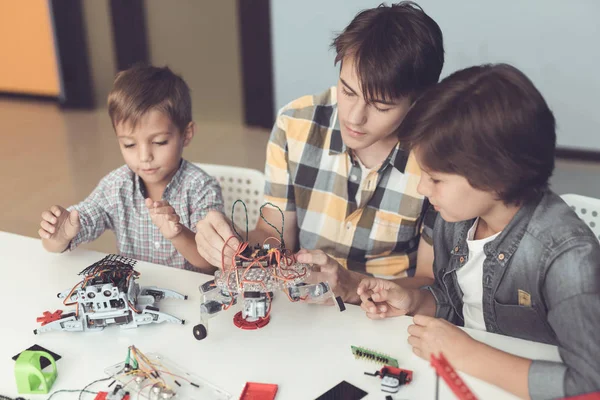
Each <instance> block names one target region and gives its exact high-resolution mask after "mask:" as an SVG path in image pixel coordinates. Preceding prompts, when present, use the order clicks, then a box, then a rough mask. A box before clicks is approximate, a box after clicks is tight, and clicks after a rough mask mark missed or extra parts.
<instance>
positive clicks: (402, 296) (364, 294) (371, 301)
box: [356, 278, 412, 319]
mask: <svg viewBox="0 0 600 400" xmlns="http://www.w3.org/2000/svg"><path fill="white" fill-rule="evenodd" d="M356 292H357V293H358V295H359V296H360V301H361V304H360V307H361V308H362V309H363V310H364V311H365V312H366V313H367V317H369V318H371V319H382V318H389V317H397V316H400V315H405V314H407V313H408V312H409V311H410V309H411V306H412V305H411V303H412V299H411V297H410V292H409V291H408V290H406V289H404V288H402V287H400V286H399V285H397V284H396V283H394V282H391V281H388V280H386V279H380V278H364V279H363V280H362V281H360V283H359V285H358V289H357V290H356Z"/></svg>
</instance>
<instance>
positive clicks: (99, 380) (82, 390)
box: [79, 376, 113, 400]
mask: <svg viewBox="0 0 600 400" xmlns="http://www.w3.org/2000/svg"><path fill="white" fill-rule="evenodd" d="M109 379H113V377H112V376H109V377H108V378H102V379H98V380H95V381H94V382H92V383H90V384H88V385H87V386H86V387H84V388H83V389H81V393H79V400H81V396H82V395H83V392H87V390H86V389H87V388H89V387H90V386H92V385H93V384H94V383H98V382H103V381H107V380H109Z"/></svg>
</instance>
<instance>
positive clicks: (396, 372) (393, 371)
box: [379, 365, 413, 385]
mask: <svg viewBox="0 0 600 400" xmlns="http://www.w3.org/2000/svg"><path fill="white" fill-rule="evenodd" d="M402 372H404V373H405V374H406V382H401V383H400V384H401V385H408V384H409V383H411V382H412V376H413V372H412V371H410V370H408V369H401V368H396V367H391V366H389V365H386V366H385V367H383V368H381V370H379V376H380V377H381V378H383V377H384V376H386V375H392V376H396V377H398V378H400V374H401V373H402Z"/></svg>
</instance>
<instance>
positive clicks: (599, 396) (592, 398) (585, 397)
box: [563, 392, 600, 400]
mask: <svg viewBox="0 0 600 400" xmlns="http://www.w3.org/2000/svg"><path fill="white" fill-rule="evenodd" d="M563 400H600V392H594V393H587V394H580V395H578V396H573V397H565V398H564V399H563Z"/></svg>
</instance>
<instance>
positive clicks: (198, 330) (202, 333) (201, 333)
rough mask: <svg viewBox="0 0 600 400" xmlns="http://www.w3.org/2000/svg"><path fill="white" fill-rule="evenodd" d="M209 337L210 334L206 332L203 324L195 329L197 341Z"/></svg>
mask: <svg viewBox="0 0 600 400" xmlns="http://www.w3.org/2000/svg"><path fill="white" fill-rule="evenodd" d="M206 336H208V332H207V331H206V327H205V326H204V325H202V324H198V325H196V326H195V327H194V337H195V338H196V340H202V339H204V338H206Z"/></svg>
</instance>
